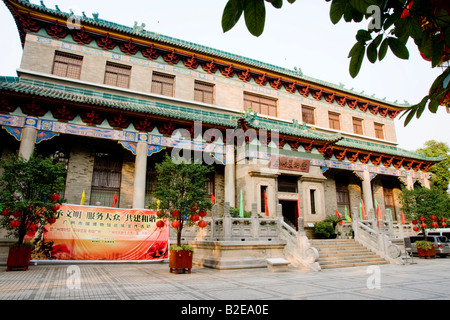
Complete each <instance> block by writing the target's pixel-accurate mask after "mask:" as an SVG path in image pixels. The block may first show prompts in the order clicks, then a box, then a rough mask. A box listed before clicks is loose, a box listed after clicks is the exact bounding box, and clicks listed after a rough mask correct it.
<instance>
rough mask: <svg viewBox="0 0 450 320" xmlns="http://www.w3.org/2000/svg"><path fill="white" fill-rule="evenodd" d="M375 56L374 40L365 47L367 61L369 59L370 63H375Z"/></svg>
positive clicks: (376, 54)
mask: <svg viewBox="0 0 450 320" xmlns="http://www.w3.org/2000/svg"><path fill="white" fill-rule="evenodd" d="M377 56H378V53H377V46H376V43H375V40H374V41H372V42H371V43H370V44H369V46H368V47H367V59H369V61H370V62H371V63H375V61H377Z"/></svg>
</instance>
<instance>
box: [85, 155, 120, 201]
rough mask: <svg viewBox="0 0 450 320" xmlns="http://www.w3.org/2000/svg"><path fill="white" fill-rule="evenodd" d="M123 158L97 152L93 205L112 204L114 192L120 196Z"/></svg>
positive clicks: (92, 193)
mask: <svg viewBox="0 0 450 320" xmlns="http://www.w3.org/2000/svg"><path fill="white" fill-rule="evenodd" d="M121 178H122V160H121V159H119V158H117V157H114V156H112V155H110V154H107V153H97V154H96V155H95V160H94V171H93V173H92V188H91V202H90V203H91V205H95V204H97V203H100V205H102V206H107V207H109V206H111V205H112V203H113V199H114V194H117V197H118V198H119V196H120V181H121Z"/></svg>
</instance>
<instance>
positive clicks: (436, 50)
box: [431, 35, 444, 68]
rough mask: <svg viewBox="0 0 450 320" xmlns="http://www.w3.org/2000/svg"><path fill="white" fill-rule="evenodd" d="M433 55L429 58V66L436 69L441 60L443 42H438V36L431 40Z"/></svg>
mask: <svg viewBox="0 0 450 320" xmlns="http://www.w3.org/2000/svg"><path fill="white" fill-rule="evenodd" d="M431 43H432V46H433V55H432V57H431V66H432V67H433V68H434V67H436V66H437V65H438V64H439V62H440V61H441V59H442V52H443V51H444V41H439V35H436V36H434V37H433V39H432V42H431Z"/></svg>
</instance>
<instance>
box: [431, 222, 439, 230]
mask: <svg viewBox="0 0 450 320" xmlns="http://www.w3.org/2000/svg"><path fill="white" fill-rule="evenodd" d="M431 226H432V227H433V228H435V229H436V228H439V225H438V223H437V222H432V223H431Z"/></svg>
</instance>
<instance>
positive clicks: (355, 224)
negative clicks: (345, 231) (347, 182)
mask: <svg viewBox="0 0 450 320" xmlns="http://www.w3.org/2000/svg"><path fill="white" fill-rule="evenodd" d="M359 220H360V216H359V208H358V207H353V212H352V221H353V223H352V224H353V236H354V238H355V239H356V238H358V236H359Z"/></svg>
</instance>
